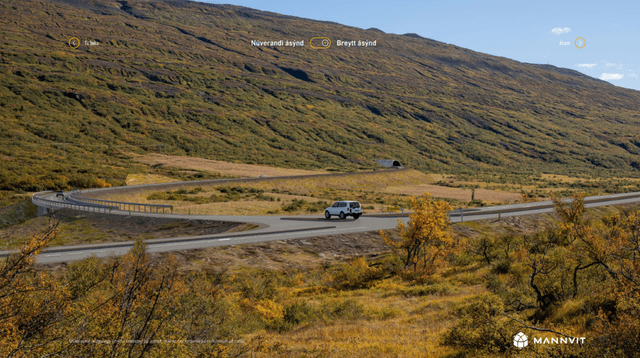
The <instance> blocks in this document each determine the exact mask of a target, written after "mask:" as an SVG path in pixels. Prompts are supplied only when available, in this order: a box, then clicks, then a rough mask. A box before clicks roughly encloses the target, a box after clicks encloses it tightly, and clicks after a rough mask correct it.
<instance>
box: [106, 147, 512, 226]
mask: <svg viewBox="0 0 640 358" xmlns="http://www.w3.org/2000/svg"><path fill="white" fill-rule="evenodd" d="M140 160H145V161H146V162H147V163H149V164H151V163H162V164H163V165H172V166H173V165H176V166H178V165H179V166H180V168H183V169H192V170H205V168H206V170H211V171H215V172H216V173H223V174H226V175H234V176H249V175H253V176H254V177H255V176H257V175H256V174H258V173H266V174H261V175H265V176H267V178H265V179H264V180H259V181H254V182H243V181H239V182H237V183H235V182H228V183H225V184H206V185H203V184H196V183H194V184H193V185H190V184H186V185H185V186H183V187H181V188H172V189H171V190H162V191H150V190H143V191H132V192H126V193H117V192H116V193H107V194H103V195H101V196H100V197H101V198H104V199H110V200H119V201H133V202H139V203H154V204H167V205H173V207H174V212H176V213H190V214H198V215H222V214H224V215H265V214H283V213H285V214H300V213H321V212H322V210H323V209H324V206H323V205H324V204H321V203H322V202H325V203H329V202H333V201H336V200H358V201H360V203H361V204H362V205H363V207H365V212H368V213H376V212H386V211H389V210H399V209H400V208H401V207H406V202H407V200H408V198H409V197H410V196H420V195H422V194H424V193H430V194H431V195H433V196H434V197H436V198H443V199H447V200H450V201H451V203H452V204H454V205H455V206H468V205H469V202H470V201H471V199H472V189H469V188H455V187H448V186H440V185H435V184H434V183H436V182H438V181H441V180H443V179H444V178H446V176H443V175H440V174H425V173H422V172H419V171H417V170H411V169H408V170H381V171H377V172H361V173H357V172H356V173H340V174H339V175H336V176H320V177H308V178H286V179H285V178H283V179H279V178H274V179H270V178H269V176H290V175H309V174H323V172H315V171H314V172H311V171H299V170H290V169H280V168H269V167H262V166H254V165H245V164H234V163H225V162H218V161H210V160H204V159H197V158H183V157H169V156H161V155H147V156H145V157H141V158H140ZM171 181H175V180H172V179H170V178H167V177H162V176H158V175H153V174H147V175H142V174H138V175H130V176H129V177H128V178H127V183H128V184H129V185H135V184H148V183H168V182H171ZM232 187H236V188H244V190H247V191H251V192H252V193H257V192H259V193H260V194H255V195H249V194H246V195H240V196H235V197H229V196H227V197H225V198H223V197H224V195H225V193H223V192H222V191H224V190H226V189H229V188H232ZM221 190H222V191H221ZM196 191H197V192H196ZM154 194H156V195H155V196H154ZM157 194H162V195H157ZM171 194H180V195H179V196H177V195H174V196H173V198H170V196H171ZM214 197H218V199H213V198H214ZM520 197H521V194H518V193H515V192H504V191H499V190H488V189H476V190H475V199H480V200H482V201H483V202H484V203H486V204H504V203H513V202H516V201H517V200H518V199H519V198H520ZM302 201H303V203H302V204H300V203H298V204H300V205H298V207H291V205H292V204H296V202H302Z"/></svg>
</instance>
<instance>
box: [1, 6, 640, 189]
mask: <svg viewBox="0 0 640 358" xmlns="http://www.w3.org/2000/svg"><path fill="white" fill-rule="evenodd" d="M0 22H1V24H2V26H1V28H0V32H1V33H2V46H1V48H0V58H1V63H0V125H1V127H2V131H1V132H0V157H1V158H2V164H1V165H0V186H1V187H0V189H14V190H15V189H24V190H36V189H40V188H42V187H43V186H46V187H53V186H57V187H70V186H77V187H87V186H99V185H102V184H101V182H100V181H98V180H96V178H101V179H105V180H106V181H107V182H109V183H111V184H115V185H118V184H120V183H122V181H123V179H124V178H125V176H126V174H127V173H130V172H136V171H142V170H144V168H143V167H141V166H140V165H139V164H134V163H133V162H132V161H131V160H130V158H131V157H132V156H134V155H136V154H144V153H147V152H158V151H159V152H162V153H168V154H173V155H189V156H198V157H203V158H210V159H217V160H225V161H236V162H244V163H258V164H269V165H276V166H282V167H292V168H328V167H331V168H338V169H345V170H346V169H349V170H351V169H358V168H370V167H374V166H375V163H374V161H373V159H375V158H390V157H393V158H397V159H399V160H400V161H401V162H403V163H406V164H407V165H409V166H411V167H414V168H416V169H419V170H423V171H435V172H450V173H471V172H473V173H496V174H507V173H510V174H513V173H516V174H535V173H540V172H549V173H558V174H566V175H582V174H586V175H599V176H634V177H635V176H638V168H640V159H638V157H637V155H638V154H639V153H640V126H639V125H638V124H639V123H640V115H639V114H638V109H639V107H640V92H637V91H634V90H628V89H623V88H619V87H615V86H613V85H611V84H609V83H606V82H603V81H600V80H597V79H594V78H591V77H588V76H585V75H583V74H580V73H578V72H575V71H572V70H568V69H562V68H556V67H553V66H549V65H534V64H525V63H520V62H517V61H512V60H509V59H506V58H501V57H494V56H490V55H485V54H481V53H477V52H473V51H470V50H466V49H463V48H460V47H456V46H453V45H448V44H444V43H441V42H437V41H433V40H429V39H424V38H420V37H419V36H417V35H411V34H407V35H394V34H385V33H383V32H381V31H379V30H376V29H370V30H363V29H358V28H353V27H347V26H342V25H339V24H335V23H329V22H321V21H312V20H307V19H301V18H294V17H288V16H282V15H278V14H273V13H267V12H261V11H256V10H251V9H247V8H242V7H235V6H225V5H210V4H202V3H196V2H188V1H109V0H94V1H73V0H66V1H65V0H59V1H53V0H50V1H46V0H45V1H3V2H2V3H0ZM315 36H326V37H329V38H331V39H334V40H335V39H362V40H375V41H376V43H377V46H376V47H373V48H366V49H364V48H349V49H347V48H339V47H336V46H332V47H331V48H329V49H326V50H315V49H312V48H310V47H309V46H308V41H309V40H310V39H311V38H312V37H315ZM72 37H77V38H79V39H80V42H81V46H79V47H78V48H77V49H72V48H70V46H69V44H68V41H69V39H70V38H72ZM271 39H283V40H305V47H302V48H282V47H280V48H270V47H252V46H251V43H250V42H251V40H271ZM84 41H96V42H98V43H99V45H97V46H85V45H84ZM63 143H64V144H63Z"/></svg>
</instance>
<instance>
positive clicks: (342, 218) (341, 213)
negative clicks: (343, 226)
mask: <svg viewBox="0 0 640 358" xmlns="http://www.w3.org/2000/svg"><path fill="white" fill-rule="evenodd" d="M346 217H347V216H346V215H344V213H343V212H340V219H341V220H344V219H345V218H346Z"/></svg>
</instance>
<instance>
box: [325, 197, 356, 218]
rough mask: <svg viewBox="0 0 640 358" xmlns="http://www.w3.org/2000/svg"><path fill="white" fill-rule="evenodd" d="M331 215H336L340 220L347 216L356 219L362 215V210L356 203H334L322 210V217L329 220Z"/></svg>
mask: <svg viewBox="0 0 640 358" xmlns="http://www.w3.org/2000/svg"><path fill="white" fill-rule="evenodd" d="M332 215H338V216H339V217H340V219H344V218H346V217H347V216H353V218H354V219H357V218H359V217H360V215H362V208H361V207H360V203H359V202H357V201H336V202H335V204H333V205H331V206H330V207H328V208H326V209H325V210H324V217H325V218H327V219H331V216H332Z"/></svg>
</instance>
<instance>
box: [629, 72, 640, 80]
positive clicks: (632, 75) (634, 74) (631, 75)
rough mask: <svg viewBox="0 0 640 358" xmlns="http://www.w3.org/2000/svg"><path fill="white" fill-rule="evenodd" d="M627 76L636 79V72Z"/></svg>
mask: <svg viewBox="0 0 640 358" xmlns="http://www.w3.org/2000/svg"><path fill="white" fill-rule="evenodd" d="M629 77H633V78H635V79H636V80H637V79H638V74H637V73H630V74H629Z"/></svg>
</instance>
